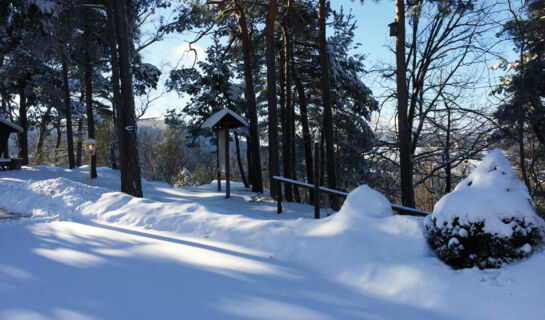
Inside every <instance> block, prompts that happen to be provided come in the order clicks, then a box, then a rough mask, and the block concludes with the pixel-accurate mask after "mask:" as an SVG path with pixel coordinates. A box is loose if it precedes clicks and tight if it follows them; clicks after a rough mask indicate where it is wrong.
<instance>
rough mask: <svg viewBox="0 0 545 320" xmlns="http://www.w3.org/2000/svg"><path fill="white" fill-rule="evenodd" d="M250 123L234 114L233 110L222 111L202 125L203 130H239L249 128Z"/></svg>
mask: <svg viewBox="0 0 545 320" xmlns="http://www.w3.org/2000/svg"><path fill="white" fill-rule="evenodd" d="M247 126H248V122H247V121H246V120H245V119H244V118H243V117H242V116H240V115H239V114H238V113H236V112H234V111H233V110H231V109H223V110H220V111H218V112H216V113H214V114H213V115H211V116H210V118H208V119H206V121H205V122H204V123H203V124H202V125H201V128H224V129H225V128H228V129H231V128H239V127H247Z"/></svg>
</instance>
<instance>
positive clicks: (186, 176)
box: [170, 167, 193, 188]
mask: <svg viewBox="0 0 545 320" xmlns="http://www.w3.org/2000/svg"><path fill="white" fill-rule="evenodd" d="M170 184H171V185H172V186H173V187H175V188H178V187H187V186H191V185H193V179H192V178H191V173H189V171H188V170H187V169H186V168H185V167H183V168H182V170H180V172H179V173H178V174H177V175H176V176H175V177H174V178H172V181H171V182H170Z"/></svg>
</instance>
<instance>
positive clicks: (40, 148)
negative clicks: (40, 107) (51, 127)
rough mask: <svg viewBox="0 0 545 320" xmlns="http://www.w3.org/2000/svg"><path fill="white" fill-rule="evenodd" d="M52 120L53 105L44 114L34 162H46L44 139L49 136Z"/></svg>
mask: <svg viewBox="0 0 545 320" xmlns="http://www.w3.org/2000/svg"><path fill="white" fill-rule="evenodd" d="M50 121H51V107H48V108H47V109H46V111H45V113H44V115H43V116H42V121H41V122H40V126H39V127H38V131H39V133H38V143H36V152H35V156H34V163H36V164H39V165H40V164H45V162H44V141H45V138H46V136H47V125H48V124H49V122H50Z"/></svg>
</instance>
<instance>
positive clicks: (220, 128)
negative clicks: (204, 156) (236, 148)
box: [201, 109, 248, 198]
mask: <svg viewBox="0 0 545 320" xmlns="http://www.w3.org/2000/svg"><path fill="white" fill-rule="evenodd" d="M247 126H248V122H247V121H246V120H245V119H244V118H243V117H242V116H240V115H239V114H237V113H236V112H234V111H233V110H231V109H223V110H220V111H218V112H216V113H214V114H213V115H211V116H210V117H209V118H208V119H206V121H205V122H204V123H203V124H202V125H201V128H211V129H214V130H216V133H217V137H218V144H217V147H218V149H217V150H218V152H217V156H218V167H217V172H218V191H220V190H221V171H222V164H221V162H222V160H225V162H224V163H225V165H224V171H225V197H226V198H229V197H230V196H231V181H230V180H231V168H230V166H229V129H233V128H240V127H247ZM222 149H223V150H222ZM222 158H224V159H222Z"/></svg>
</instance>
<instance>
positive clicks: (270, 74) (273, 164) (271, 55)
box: [235, 0, 280, 199]
mask: <svg viewBox="0 0 545 320" xmlns="http://www.w3.org/2000/svg"><path fill="white" fill-rule="evenodd" d="M276 11H277V10H276V0H269V7H268V10H267V21H266V26H265V30H266V31H265V33H266V43H265V51H266V52H265V55H266V60H267V109H268V113H269V114H268V125H269V132H268V134H269V183H270V185H271V196H272V197H273V198H275V199H276V198H277V196H278V192H279V190H280V183H279V182H277V181H276V180H274V179H273V176H278V175H280V167H279V166H280V164H279V157H278V151H279V150H278V114H277V104H276V63H275V52H274V51H275V50H274V20H275V17H276ZM235 138H236V143H237V158H240V155H239V153H240V152H239V151H238V136H237V134H236V133H235ZM239 162H240V161H239ZM241 173H242V176H243V177H244V171H242V169H241ZM244 185H246V181H245V183H244Z"/></svg>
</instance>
